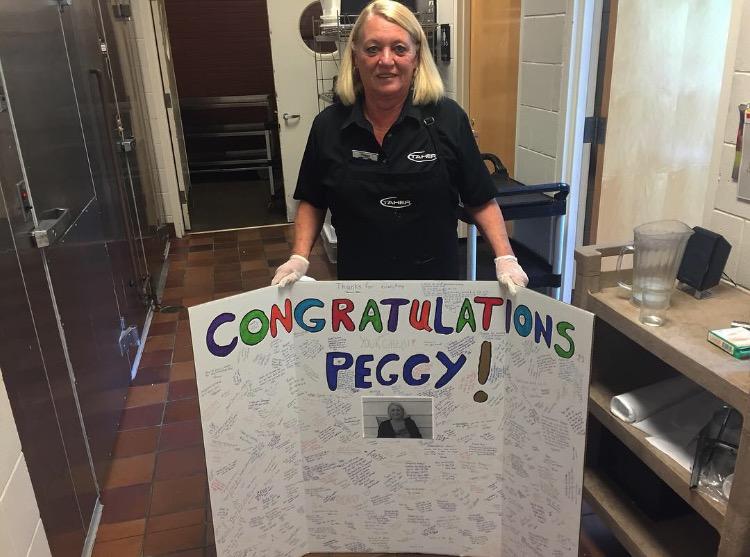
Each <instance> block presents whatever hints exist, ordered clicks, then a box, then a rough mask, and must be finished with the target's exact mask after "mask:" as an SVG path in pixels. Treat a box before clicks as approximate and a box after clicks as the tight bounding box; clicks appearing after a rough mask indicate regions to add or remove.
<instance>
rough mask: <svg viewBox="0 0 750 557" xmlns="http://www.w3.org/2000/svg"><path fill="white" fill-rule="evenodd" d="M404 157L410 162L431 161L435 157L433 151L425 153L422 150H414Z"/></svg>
mask: <svg viewBox="0 0 750 557" xmlns="http://www.w3.org/2000/svg"><path fill="white" fill-rule="evenodd" d="M406 158H407V159H409V160H410V161H411V162H432V161H434V160H435V159H437V155H436V154H435V153H425V152H424V151H414V152H413V153H409V154H408V155H406Z"/></svg>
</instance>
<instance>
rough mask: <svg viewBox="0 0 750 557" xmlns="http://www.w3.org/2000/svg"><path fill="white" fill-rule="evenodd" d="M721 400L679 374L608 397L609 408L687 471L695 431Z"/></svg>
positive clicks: (708, 417)
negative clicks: (644, 434) (609, 399)
mask: <svg viewBox="0 0 750 557" xmlns="http://www.w3.org/2000/svg"><path fill="white" fill-rule="evenodd" d="M723 405H724V403H723V402H722V401H721V400H720V399H718V398H716V397H715V396H713V395H712V394H711V393H709V392H707V391H705V390H703V389H702V388H701V387H700V386H698V385H696V384H695V383H693V382H692V381H690V380H689V379H688V378H686V377H683V376H678V377H674V378H672V379H666V380H664V381H659V382H658V383H654V384H653V385H648V386H646V387H642V388H640V389H636V390H634V391H630V392H628V393H623V394H621V395H618V396H615V397H612V401H611V403H610V411H611V412H612V414H614V415H615V416H617V417H618V418H620V419H621V420H623V421H625V422H627V423H630V424H632V425H633V426H634V427H637V428H638V429H640V430H641V431H643V432H644V433H646V434H647V435H648V436H647V437H646V440H647V441H648V442H649V443H651V444H652V445H653V446H655V447H656V448H657V449H659V450H660V451H663V452H664V453H666V454H668V455H669V456H670V457H672V458H673V459H674V460H676V461H677V462H678V463H679V464H680V465H681V466H682V467H683V468H685V469H686V470H688V471H690V470H691V469H692V467H693V456H694V455H695V445H696V440H697V437H698V433H699V432H700V430H701V429H702V428H703V426H704V425H706V424H707V423H708V422H709V420H710V419H711V417H712V416H713V415H714V413H715V412H716V411H717V410H719V409H721V407H722V406H723Z"/></svg>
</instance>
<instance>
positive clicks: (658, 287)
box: [617, 220, 693, 325]
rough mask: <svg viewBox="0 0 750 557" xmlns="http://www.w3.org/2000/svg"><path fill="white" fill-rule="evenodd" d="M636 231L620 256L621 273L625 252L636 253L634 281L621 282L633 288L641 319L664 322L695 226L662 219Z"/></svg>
mask: <svg viewBox="0 0 750 557" xmlns="http://www.w3.org/2000/svg"><path fill="white" fill-rule="evenodd" d="M634 233H635V241H634V243H633V245H630V246H626V247H624V248H623V249H622V250H621V251H620V256H619V258H618V259H617V272H618V273H619V272H620V270H621V267H622V258H623V256H624V255H625V254H626V253H629V252H632V253H633V284H632V285H631V284H628V283H625V282H622V281H621V282H620V283H619V285H620V286H621V287H622V288H625V289H626V290H629V291H630V293H631V295H630V300H631V301H632V302H633V303H634V304H636V305H639V306H641V317H640V319H641V322H643V323H645V324H647V325H662V324H663V323H664V312H665V311H666V309H667V308H668V307H669V299H670V298H671V296H672V292H673V291H674V285H675V279H676V277H677V269H678V268H679V267H680V262H681V261H682V255H683V254H684V253H685V246H686V245H687V241H688V238H690V236H691V235H692V234H693V229H692V228H690V227H689V226H688V225H687V224H685V223H684V222H680V221H678V220H662V221H656V222H648V223H646V224H641V225H640V226H637V227H636V228H635V230H634Z"/></svg>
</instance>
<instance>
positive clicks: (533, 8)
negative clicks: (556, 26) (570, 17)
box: [521, 0, 568, 16]
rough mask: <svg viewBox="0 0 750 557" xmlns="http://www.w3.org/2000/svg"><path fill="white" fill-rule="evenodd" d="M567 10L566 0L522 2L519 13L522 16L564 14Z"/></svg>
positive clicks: (528, 0) (526, 0)
mask: <svg viewBox="0 0 750 557" xmlns="http://www.w3.org/2000/svg"><path fill="white" fill-rule="evenodd" d="M567 9H568V1H567V0H523V2H521V13H522V15H524V16H529V15H549V14H564V13H565V12H566V11H567Z"/></svg>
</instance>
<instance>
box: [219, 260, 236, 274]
mask: <svg viewBox="0 0 750 557" xmlns="http://www.w3.org/2000/svg"><path fill="white" fill-rule="evenodd" d="M241 270H242V267H241V265H240V262H239V261H235V262H232V263H218V264H216V265H215V266H214V276H215V275H216V273H223V272H227V271H237V272H239V271H241Z"/></svg>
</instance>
